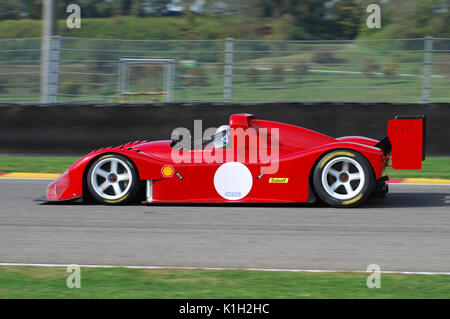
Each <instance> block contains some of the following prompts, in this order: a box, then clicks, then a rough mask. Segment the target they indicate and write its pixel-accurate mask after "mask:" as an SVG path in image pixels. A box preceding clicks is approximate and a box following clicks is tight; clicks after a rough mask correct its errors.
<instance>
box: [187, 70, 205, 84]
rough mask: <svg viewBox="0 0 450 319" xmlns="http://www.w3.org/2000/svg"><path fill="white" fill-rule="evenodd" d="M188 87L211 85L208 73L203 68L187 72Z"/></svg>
mask: <svg viewBox="0 0 450 319" xmlns="http://www.w3.org/2000/svg"><path fill="white" fill-rule="evenodd" d="M185 75H187V76H188V77H186V78H185V85H186V86H206V85H208V84H209V79H208V73H207V72H206V70H205V69H204V68H202V67H190V68H188V69H187V71H186V72H185Z"/></svg>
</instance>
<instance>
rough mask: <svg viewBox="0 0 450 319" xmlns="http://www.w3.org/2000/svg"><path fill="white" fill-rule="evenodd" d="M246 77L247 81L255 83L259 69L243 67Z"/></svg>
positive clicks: (257, 79)
mask: <svg viewBox="0 0 450 319" xmlns="http://www.w3.org/2000/svg"><path fill="white" fill-rule="evenodd" d="M245 75H246V79H247V81H248V82H249V83H257V82H258V81H259V71H258V70H257V69H253V68H247V69H245Z"/></svg>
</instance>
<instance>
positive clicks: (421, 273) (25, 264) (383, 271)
mask: <svg viewBox="0 0 450 319" xmlns="http://www.w3.org/2000/svg"><path fill="white" fill-rule="evenodd" d="M70 265H74V264H30V263H0V266H28V267H67V266H70ZM78 266H80V267H81V268H129V269H179V270H253V271H274V272H283V271H286V272H310V273H331V272H337V273H345V272H350V273H367V271H363V270H321V269H279V268H221V267H173V266H113V265H78ZM381 273H383V274H404V275H450V272H435V271H396V270H382V271H381Z"/></svg>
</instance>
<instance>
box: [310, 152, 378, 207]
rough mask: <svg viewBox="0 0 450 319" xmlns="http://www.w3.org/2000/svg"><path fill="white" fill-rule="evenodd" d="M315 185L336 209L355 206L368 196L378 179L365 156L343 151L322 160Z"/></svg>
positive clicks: (319, 193) (325, 199)
mask: <svg viewBox="0 0 450 319" xmlns="http://www.w3.org/2000/svg"><path fill="white" fill-rule="evenodd" d="M313 185H314V189H315V191H316V193H317V195H318V196H319V197H320V198H321V199H322V200H323V201H324V202H325V203H327V204H329V205H331V206H333V207H353V206H356V205H359V204H361V203H362V202H363V201H364V200H365V199H367V198H368V197H369V195H370V194H371V192H372V190H373V187H374V185H375V176H374V173H373V169H372V166H371V165H370V163H369V161H368V160H367V159H366V158H365V157H364V156H363V155H361V154H360V153H358V152H355V151H352V150H346V149H340V150H334V151H331V152H329V153H326V154H325V155H323V156H322V158H320V160H319V161H318V163H317V164H316V166H315V168H314V173H313Z"/></svg>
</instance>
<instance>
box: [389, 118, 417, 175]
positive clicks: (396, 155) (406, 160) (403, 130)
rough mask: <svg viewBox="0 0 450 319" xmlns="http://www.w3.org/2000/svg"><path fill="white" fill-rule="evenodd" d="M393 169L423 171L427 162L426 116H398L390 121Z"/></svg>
mask: <svg viewBox="0 0 450 319" xmlns="http://www.w3.org/2000/svg"><path fill="white" fill-rule="evenodd" d="M388 139H389V142H390V144H391V147H392V150H391V157H392V168H393V169H405V170H406V169H421V168H422V161H423V160H425V147H424V141H425V116H423V115H419V116H396V117H395V119H393V120H389V121H388Z"/></svg>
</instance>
